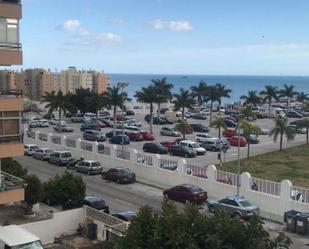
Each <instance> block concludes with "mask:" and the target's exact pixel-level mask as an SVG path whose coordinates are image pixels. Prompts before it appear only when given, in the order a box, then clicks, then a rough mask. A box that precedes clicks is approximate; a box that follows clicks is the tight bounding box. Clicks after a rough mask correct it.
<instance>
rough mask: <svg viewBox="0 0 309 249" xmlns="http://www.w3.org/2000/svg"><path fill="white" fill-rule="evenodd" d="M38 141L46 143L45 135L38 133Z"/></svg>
mask: <svg viewBox="0 0 309 249" xmlns="http://www.w3.org/2000/svg"><path fill="white" fill-rule="evenodd" d="M39 140H41V141H45V142H46V141H47V134H45V133H40V134H39Z"/></svg>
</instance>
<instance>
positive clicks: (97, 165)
mask: <svg viewBox="0 0 309 249" xmlns="http://www.w3.org/2000/svg"><path fill="white" fill-rule="evenodd" d="M99 166H101V163H100V162H93V163H92V167H99Z"/></svg>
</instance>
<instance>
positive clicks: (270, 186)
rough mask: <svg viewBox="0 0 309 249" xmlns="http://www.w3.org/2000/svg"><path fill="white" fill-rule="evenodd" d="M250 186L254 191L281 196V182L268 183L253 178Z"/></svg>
mask: <svg viewBox="0 0 309 249" xmlns="http://www.w3.org/2000/svg"><path fill="white" fill-rule="evenodd" d="M250 186H251V189H252V190H254V191H258V192H263V193H266V194H270V195H276V196H280V192H281V183H279V182H273V181H267V180H262V179H259V178H254V177H252V178H251V179H250Z"/></svg>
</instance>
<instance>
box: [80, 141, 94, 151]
mask: <svg viewBox="0 0 309 249" xmlns="http://www.w3.org/2000/svg"><path fill="white" fill-rule="evenodd" d="M80 148H81V149H82V150H86V151H92V144H91V143H87V142H85V141H81V143H80Z"/></svg>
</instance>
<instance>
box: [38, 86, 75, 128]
mask: <svg viewBox="0 0 309 249" xmlns="http://www.w3.org/2000/svg"><path fill="white" fill-rule="evenodd" d="M51 96H52V97H51ZM42 98H43V101H44V102H47V105H46V106H45V107H46V108H54V109H58V112H59V123H58V126H59V131H60V132H61V131H62V129H61V117H62V112H63V113H64V112H65V111H66V110H67V109H69V108H70V106H71V95H70V94H63V92H62V91H61V90H59V91H58V92H57V94H55V93H53V92H52V93H51V95H48V94H45V95H44V96H42Z"/></svg>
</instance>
